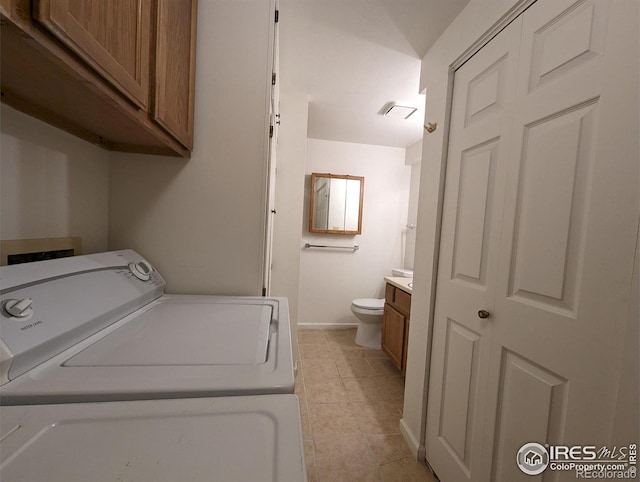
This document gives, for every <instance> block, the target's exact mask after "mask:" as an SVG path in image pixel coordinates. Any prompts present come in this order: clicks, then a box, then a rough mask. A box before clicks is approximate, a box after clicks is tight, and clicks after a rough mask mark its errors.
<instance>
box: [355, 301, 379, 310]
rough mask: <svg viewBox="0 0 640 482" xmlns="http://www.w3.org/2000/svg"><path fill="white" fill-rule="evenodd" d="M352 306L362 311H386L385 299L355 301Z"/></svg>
mask: <svg viewBox="0 0 640 482" xmlns="http://www.w3.org/2000/svg"><path fill="white" fill-rule="evenodd" d="M351 304H352V305H353V306H355V307H356V308H360V309H362V310H371V311H378V310H383V309H384V298H382V299H377V298H358V299H357V300H353V301H352V302H351Z"/></svg>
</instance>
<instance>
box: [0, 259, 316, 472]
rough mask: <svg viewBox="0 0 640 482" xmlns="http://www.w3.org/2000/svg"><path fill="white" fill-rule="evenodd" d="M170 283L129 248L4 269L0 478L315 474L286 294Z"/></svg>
mask: <svg viewBox="0 0 640 482" xmlns="http://www.w3.org/2000/svg"><path fill="white" fill-rule="evenodd" d="M164 286H165V282H164V280H163V279H162V277H161V276H160V274H159V273H158V272H157V271H155V270H154V269H153V268H152V267H151V265H150V264H149V263H148V262H146V261H145V260H144V259H143V258H142V257H141V256H140V255H138V254H137V253H135V252H134V251H131V250H124V251H116V252H110V253H99V254H94V255H88V256H79V257H75V258H64V259H59V260H51V261H41V262H36V263H28V264H23V265H15V266H6V267H1V268H0V337H1V342H0V376H1V380H0V383H1V386H0V404H1V405H2V406H1V407H0V412H1V417H0V454H1V455H0V480H2V481H3V482H8V481H14V480H15V481H24V480H29V481H40V480H42V481H44V480H46V481H65V482H67V481H86V480H91V481H99V480H105V481H107V480H108V481H113V480H154V481H155V480H157V481H175V480H193V481H224V482H233V481H237V482H244V481H296V482H298V481H304V480H306V473H305V464H304V453H303V445H302V430H301V424H300V412H299V406H298V400H297V397H296V396H295V395H293V394H292V393H293V381H294V378H293V361H292V353H291V338H290V329H289V317H288V306H287V301H286V299H284V298H258V297H215V296H186V295H163V290H164ZM247 395H250V396H247Z"/></svg>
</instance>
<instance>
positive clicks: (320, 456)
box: [296, 329, 436, 482]
mask: <svg viewBox="0 0 640 482" xmlns="http://www.w3.org/2000/svg"><path fill="white" fill-rule="evenodd" d="M354 339H355V329H346V330H300V331H298V345H299V350H300V365H299V368H298V374H297V376H296V394H297V395H298V397H299V398H300V410H301V414H302V431H303V435H304V445H305V457H306V464H307V473H308V477H309V482H342V481H344V482H360V481H362V482H370V481H372V482H373V481H375V482H436V479H435V477H433V475H432V474H431V473H430V472H429V469H427V467H426V465H424V464H421V463H418V462H416V460H415V459H414V458H413V457H412V455H411V453H410V452H409V449H408V447H407V445H406V444H405V441H404V439H403V437H402V435H401V434H400V428H399V423H400V417H401V416H402V405H403V397H404V379H403V378H402V373H401V372H400V371H398V370H397V369H396V368H395V367H394V366H393V365H392V364H391V362H390V361H389V360H388V359H387V357H386V355H385V354H384V353H383V352H382V350H376V349H369V348H363V347H360V346H358V345H356V344H355V342H354Z"/></svg>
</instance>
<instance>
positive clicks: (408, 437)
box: [400, 418, 426, 462]
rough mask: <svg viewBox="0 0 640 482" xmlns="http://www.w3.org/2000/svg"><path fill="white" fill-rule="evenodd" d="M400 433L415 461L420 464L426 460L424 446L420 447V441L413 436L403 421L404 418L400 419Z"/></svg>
mask: <svg viewBox="0 0 640 482" xmlns="http://www.w3.org/2000/svg"><path fill="white" fill-rule="evenodd" d="M400 433H401V434H402V436H403V437H404V441H405V442H406V443H407V445H408V446H409V450H411V454H412V455H413V456H414V457H415V459H416V460H418V461H420V462H424V460H425V458H426V451H425V448H424V446H422V445H420V441H419V440H418V439H417V438H416V437H415V436H414V435H413V433H412V432H411V430H409V427H407V424H406V423H405V421H404V418H401V419H400Z"/></svg>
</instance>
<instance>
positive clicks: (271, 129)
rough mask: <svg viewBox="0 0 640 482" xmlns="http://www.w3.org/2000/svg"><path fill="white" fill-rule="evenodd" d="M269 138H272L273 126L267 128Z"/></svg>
mask: <svg viewBox="0 0 640 482" xmlns="http://www.w3.org/2000/svg"><path fill="white" fill-rule="evenodd" d="M269 137H273V126H269Z"/></svg>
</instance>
